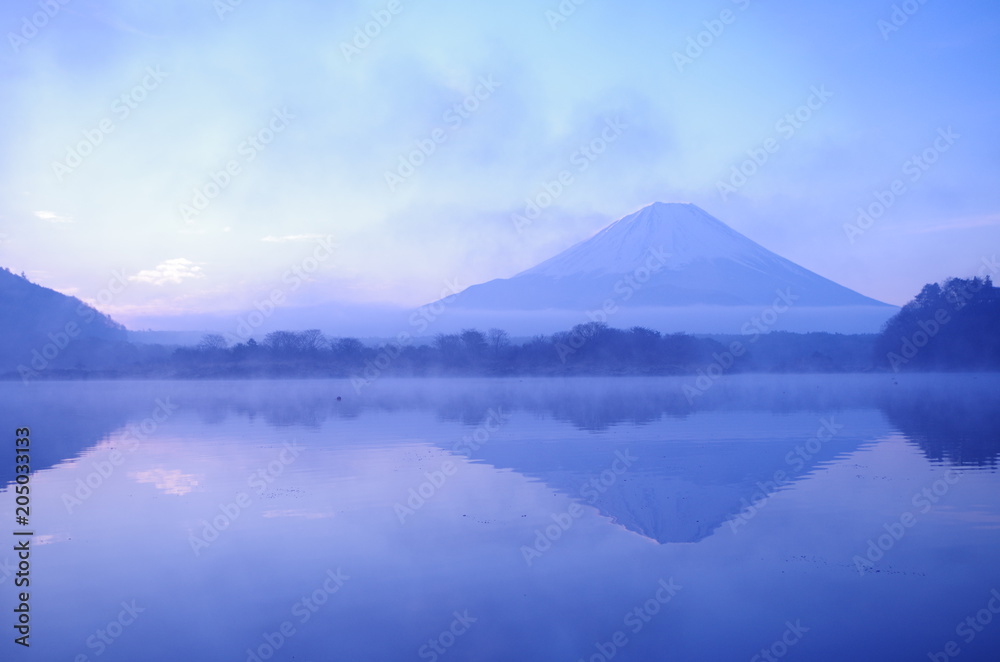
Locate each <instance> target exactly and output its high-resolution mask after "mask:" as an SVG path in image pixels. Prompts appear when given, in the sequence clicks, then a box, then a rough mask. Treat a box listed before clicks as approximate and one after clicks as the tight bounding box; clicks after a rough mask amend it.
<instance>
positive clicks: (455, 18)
mask: <svg viewBox="0 0 1000 662" xmlns="http://www.w3.org/2000/svg"><path fill="white" fill-rule="evenodd" d="M678 5H681V6H678ZM904 5H905V7H904ZM46 6H47V7H48V10H47V11H48V13H49V14H51V16H49V15H46V14H44V13H42V12H43V11H44V8H45V7H46ZM559 7H560V3H559V2H557V1H556V0H552V1H526V0H525V1H519V0H512V1H511V2H507V3H502V4H484V5H479V4H471V3H460V2H452V1H449V0H438V1H431V0H413V1H407V0H395V1H394V2H388V0H386V1H382V0H379V1H376V2H338V3H324V2H309V1H292V2H284V3H280V4H278V3H262V2H250V1H247V0H244V1H243V2H241V3H240V4H231V3H229V2H224V0H220V1H219V2H214V3H213V2H212V1H211V0H199V1H177V2H169V3H165V2H151V3H150V2H139V1H118V2H115V1H102V2H92V1H88V0H69V1H68V2H66V3H65V4H62V3H60V2H59V0H51V1H49V2H46V1H43V2H37V1H36V2H22V1H20V0H18V1H12V2H8V3H5V4H4V6H3V8H2V9H0V27H2V32H3V35H4V39H3V43H2V44H0V75H2V82H0V95H2V98H3V100H4V103H3V104H2V107H0V119H2V126H3V131H2V132H0V264H2V265H4V266H7V267H9V268H11V269H12V270H14V271H18V272H19V271H22V270H23V271H25V272H26V273H27V274H28V275H29V277H31V278H32V280H34V281H36V282H39V283H41V284H43V285H46V286H48V287H53V288H55V289H58V290H60V291H63V292H66V293H69V294H74V295H76V296H79V297H81V298H83V299H84V300H89V301H98V300H100V301H101V305H100V307H101V308H102V310H105V311H107V312H110V313H111V314H112V315H113V316H115V317H116V318H117V319H120V320H121V321H124V322H125V323H126V324H130V325H135V324H139V325H141V326H143V327H145V326H154V327H155V326H156V324H155V321H156V319H157V318H158V317H159V316H164V315H178V314H186V313H205V312H216V313H217V312H227V311H233V312H236V311H239V310H244V309H246V308H247V307H248V306H249V305H250V304H251V303H252V302H253V301H255V300H259V299H261V298H262V297H263V296H265V295H266V294H267V293H268V292H270V291H273V290H274V289H275V288H276V287H279V288H284V289H285V291H286V292H285V293H286V294H287V297H288V301H289V303H292V304H316V303H323V302H333V303H336V302H346V303H349V304H357V303H369V302H379V303H389V304H401V305H419V304H422V303H425V302H427V301H431V300H435V299H437V298H438V297H439V295H440V294H441V292H442V289H443V288H444V287H446V284H447V283H452V282H455V281H458V282H459V283H461V284H462V285H463V286H467V285H471V284H474V283H476V282H481V281H484V280H488V279H491V278H496V277H505V276H510V275H513V274H514V273H516V272H518V271H521V270H522V269H525V268H527V267H530V266H532V265H534V264H536V263H537V262H539V261H541V260H543V259H545V258H547V257H550V256H551V255H553V254H555V253H556V252H558V251H559V250H561V249H563V248H565V247H567V246H569V245H571V244H573V243H576V242H577V241H579V240H580V239H583V238H585V237H587V236H589V235H591V234H593V233H594V232H595V231H597V230H598V229H600V228H601V227H603V226H604V225H606V224H607V223H609V222H611V221H613V220H615V219H616V218H619V217H621V216H623V215H625V214H628V213H631V212H633V211H635V210H636V209H638V208H640V207H642V206H644V205H645V204H648V203H650V202H653V201H656V200H664V201H689V202H694V203H696V204H698V205H700V206H702V207H703V208H704V209H706V210H707V211H708V212H709V213H711V214H713V215H715V216H716V217H718V218H720V219H721V220H723V221H724V222H726V223H728V224H729V225H731V226H732V227H733V228H735V229H737V230H738V231H740V232H743V233H744V234H746V235H747V236H749V237H750V238H752V239H754V240H756V241H758V242H760V243H761V244H763V245H764V246H765V247H767V248H769V249H771V250H773V251H775V252H777V253H779V254H781V255H783V256H785V257H787V258H789V259H791V260H793V261H795V262H798V263H799V264H801V265H803V266H805V267H807V268H810V269H812V270H814V271H816V272H818V273H820V274H821V275H823V276H826V277H828V278H831V279H833V280H836V281H838V282H840V283H842V284H844V285H846V286H848V287H851V288H854V289H856V290H858V291H860V292H862V293H863V294H866V295H869V296H872V297H875V298H878V299H881V300H883V301H887V302H890V303H895V304H902V303H904V302H905V301H907V300H908V299H909V298H910V297H911V296H912V295H913V294H915V293H916V292H917V291H918V290H919V288H920V287H921V286H922V285H923V284H924V283H926V282H930V281H935V280H940V279H943V278H945V277H948V276H953V275H972V274H973V273H975V272H976V271H977V269H978V267H979V266H980V265H981V261H982V260H983V259H984V258H989V257H991V256H992V255H994V254H995V253H996V252H998V251H997V249H998V246H1000V186H998V185H997V184H998V174H1000V162H998V160H1000V151H998V147H1000V128H998V125H997V121H996V118H997V117H1000V87H998V86H997V85H996V82H995V81H996V75H997V72H998V71H1000V66H998V65H1000V8H998V7H997V5H995V3H989V2H986V1H979V2H976V1H971V0H970V1H965V2H951V3H945V2H940V1H935V0H928V1H927V2H924V3H922V4H921V3H920V2H918V1H917V0H910V2H908V3H896V7H899V8H900V9H899V10H898V11H896V16H895V20H896V24H893V23H891V21H892V20H893V13H894V4H893V2H871V1H866V2H861V1H860V0H858V1H853V0H848V1H845V2H839V3H796V2H791V1H784V2H768V3H764V2H758V1H757V0H750V1H749V2H748V1H746V0H739V2H734V1H732V0H718V1H712V2H686V3H660V2H627V3H608V2H600V1H598V0H585V1H584V2H582V3H581V4H579V5H576V4H575V3H573V2H572V1H571V0H566V2H564V3H563V4H562V7H563V8H564V11H563V14H558V13H555V12H559ZM566 8H572V9H573V11H572V12H571V13H570V12H569V11H565V10H566ZM903 8H905V9H908V10H909V11H910V12H911V14H906V13H905V12H904V13H900V12H902V9H903ZM373 12H375V18H373ZM379 12H381V14H380V13H379ZM379 17H381V21H382V23H384V25H379V24H378V23H377V22H375V23H373V21H377V19H378V18H379ZM901 17H905V21H903V20H902V19H901ZM706 22H707V23H706ZM366 25H367V27H368V30H369V32H370V33H372V34H374V35H375V36H373V37H370V38H368V40H367V41H365V40H364V39H356V37H357V34H358V31H362V32H363V31H364V30H365V28H366ZM37 26H40V27H37ZM887 26H891V27H887ZM713 31H714V32H715V34H713ZM689 40H691V41H689ZM698 41H700V42H701V44H702V46H700V47H695V46H691V44H692V43H697V42H698ZM345 45H348V46H349V47H345ZM698 48H700V52H699V50H698ZM677 54H680V55H681V56H683V58H687V59H683V58H681V57H679V56H678V55H677ZM817 93H818V95H817ZM456 104H457V105H458V108H463V104H464V108H463V110H461V111H459V110H457V109H456ZM809 104H811V105H812V107H811V108H810V107H809ZM796 113H798V119H794V118H795V116H796ZM789 114H791V115H792V119H783V118H786V116H788V115H789ZM793 120H794V121H793ZM609 123H617V124H616V125H617V126H620V127H624V129H623V130H621V131H619V132H618V133H619V134H620V135H614V136H613V140H611V141H610V142H605V143H601V141H600V138H601V136H602V132H603V133H604V135H605V138H607V137H608V136H609V135H611V134H609V133H608V132H606V131H605V128H606V127H607V126H609ZM942 136H949V137H948V138H947V139H945V138H942ZM594 140H598V143H597V145H596V146H597V147H599V148H601V149H603V152H602V153H601V154H595V153H593V152H591V153H590V155H585V153H584V152H581V151H580V148H581V147H582V146H585V145H587V144H589V143H591V142H592V141H594ZM421 145H423V148H424V152H429V153H426V154H421V153H417V154H416V155H415V156H413V157H410V156H409V155H410V154H411V153H412V152H413V151H414V150H419V149H420V146H421ZM431 148H433V149H431ZM84 153H85V154H84ZM752 154H757V156H758V160H761V156H760V155H761V154H765V155H766V156H767V159H766V161H762V163H760V165H757V164H753V163H751V164H746V163H745V162H746V160H747V159H748V158H751V157H750V155H752ZM915 155H917V156H918V157H919V158H920V159H921V163H922V165H921V164H920V163H916V162H914V161H912V158H913V157H914V156H915ZM921 155H922V156H921ZM78 157H79V158H78ZM401 159H403V160H404V161H405V160H407V159H410V161H411V162H419V165H417V166H416V167H414V168H413V169H412V173H411V172H410V171H409V170H408V168H407V167H403V168H402V170H400V160H401ZM923 159H927V160H931V159H932V160H933V163H926V162H923ZM584 165H585V167H584ZM741 165H743V167H744V168H745V169H746V170H748V171H750V170H754V171H755V172H753V174H752V175H751V176H749V177H747V178H746V181H745V182H743V181H742V180H741V179H740V178H739V177H737V178H736V179H733V168H734V167H735V168H739V167H740V166H741ZM227 167H228V168H229V169H230V172H228V173H227V172H226V170H227ZM563 171H569V172H570V174H571V175H572V181H571V183H569V184H567V185H565V186H563V187H562V190H561V191H559V193H558V195H556V196H554V199H553V200H552V201H551V204H550V205H548V206H547V207H546V208H545V209H544V210H543V212H542V213H541V214H540V215H539V216H538V217H537V218H534V219H532V222H531V223H530V224H529V225H526V226H524V225H522V226H521V227H520V228H518V227H515V223H514V222H513V221H512V215H513V214H516V213H524V211H525V207H526V200H531V199H534V200H538V199H539V197H538V196H539V195H540V194H542V193H543V192H544V191H545V187H546V184H549V186H550V189H551V190H555V189H552V184H551V182H552V181H554V180H558V177H559V174H560V173H561V172H563ZM220 172H221V173H223V174H219V173H220ZM387 172H389V173H392V174H393V175H394V177H395V178H398V179H394V178H393V177H389V178H388V179H390V180H393V181H391V182H387V175H386V173H387ZM213 177H214V181H213ZM897 180H898V181H897ZM734 182H735V184H734ZM216 183H221V184H222V185H221V186H218V188H217V189H216V188H213V186H214V185H216ZM720 183H721V184H726V185H727V186H728V187H730V188H729V189H726V188H725V187H722V188H720ZM894 183H895V185H896V193H894V194H893V197H894V198H895V199H894V200H892V202H891V203H888V204H886V205H885V206H886V210H885V211H884V213H883V214H881V215H880V216H878V217H877V218H874V219H873V220H872V222H871V223H870V224H869V225H868V227H867V228H863V229H862V231H861V232H856V231H852V232H847V231H845V225H846V224H853V223H855V222H856V220H857V217H858V212H857V210H858V208H859V207H864V208H867V207H870V206H872V205H875V207H873V209H875V210H876V211H877V210H878V204H881V203H879V202H878V196H877V195H876V194H879V195H881V197H882V200H883V201H886V200H888V198H887V197H886V194H884V193H881V192H883V191H886V190H888V191H892V188H893V185H894ZM206 186H207V187H208V188H207V189H206ZM199 190H200V191H201V192H202V193H210V194H213V195H212V199H211V200H207V196H206V199H205V200H200V199H199V197H198V195H197V191H199ZM206 200H207V202H208V204H207V206H204V209H197V207H198V206H199V204H200V203H204V202H206ZM541 200H542V201H545V197H544V196H542V198H541ZM876 203H878V204H876ZM185 205H186V206H185ZM326 237H332V238H333V241H334V242H335V244H336V249H335V250H334V251H333V254H332V256H330V257H328V258H326V257H324V258H323V259H321V260H318V261H317V260H315V258H314V257H311V256H314V255H315V254H316V251H317V247H318V243H317V242H318V241H319V240H320V239H321V238H326ZM324 255H325V254H324ZM303 268H305V269H304V271H302V270H303ZM295 269H300V272H301V273H303V276H304V279H303V282H306V285H305V286H302V287H295V288H291V287H290V286H289V283H290V282H291V281H290V280H289V279H288V278H287V274H288V272H289V271H290V270H295ZM116 273H117V274H124V275H125V278H124V280H125V282H127V287H125V288H124V291H121V292H120V293H116V294H115V295H114V296H113V297H105V298H104V299H99V296H100V295H101V292H102V290H104V289H106V288H107V286H108V284H109V282H110V281H112V280H114V279H115V278H116V276H115V274H116ZM116 289H122V288H116Z"/></svg>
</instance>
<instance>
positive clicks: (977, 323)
mask: <svg viewBox="0 0 1000 662" xmlns="http://www.w3.org/2000/svg"><path fill="white" fill-rule="evenodd" d="M998 330H1000V296H998V289H997V288H995V287H993V285H992V283H991V282H990V280H989V278H984V279H979V278H973V279H965V280H963V279H949V280H947V281H945V282H944V283H942V284H940V285H938V284H932V285H927V286H925V287H924V288H923V289H922V290H921V292H920V294H919V295H918V296H917V297H916V298H914V300H913V301H911V302H910V303H908V304H907V305H906V306H904V307H903V308H902V309H901V310H900V311H899V313H898V314H897V315H896V316H894V317H893V318H892V319H890V320H889V321H888V322H887V323H886V325H885V327H884V329H883V330H882V332H881V333H880V334H868V335H844V334H834V333H820V332H817V333H790V332H782V331H776V332H771V333H764V334H759V333H754V334H753V335H747V336H740V335H731V336H724V335H713V336H703V335H691V334H684V333H673V334H662V333H660V332H658V331H656V330H654V329H648V328H644V327H632V328H630V329H616V328H613V327H610V326H608V325H607V324H603V323H597V322H591V323H587V324H581V325H577V326H575V327H573V328H572V329H570V330H568V331H563V332H559V333H555V334H552V335H539V336H535V337H533V338H529V339H521V340H512V339H511V338H510V336H509V335H508V334H507V332H505V331H503V330H502V329H489V330H487V331H485V332H484V331H480V330H477V329H466V330H464V331H462V332H461V333H455V334H438V335H436V336H434V337H433V338H429V339H427V338H414V337H412V336H409V335H407V334H401V335H400V336H399V337H398V338H397V339H395V340H392V341H384V342H376V343H365V342H362V341H361V340H359V339H357V338H348V337H336V336H330V335H326V334H324V333H322V332H321V331H320V330H316V329H314V330H307V331H274V332H271V333H268V334H267V335H265V336H264V337H263V338H262V340H261V341H260V342H258V341H256V340H254V339H249V340H247V341H245V342H237V343H230V342H227V340H226V338H225V337H224V336H222V335H218V334H209V335H206V336H205V337H204V338H203V339H202V340H201V342H200V343H199V344H198V345H196V346H193V347H171V346H164V345H138V344H133V343H129V342H126V341H123V340H114V339H111V340H109V339H106V338H93V337H81V338H69V337H68V335H66V334H65V333H64V334H63V336H64V337H62V336H58V335H55V336H53V334H50V338H51V340H50V342H48V343H47V344H46V345H45V346H43V348H42V349H41V350H37V349H36V350H34V351H33V352H32V355H31V356H30V357H26V360H25V361H22V362H20V363H19V364H17V366H16V367H15V368H14V369H13V370H12V369H10V368H8V369H7V371H6V372H5V373H4V374H3V377H4V378H6V379H21V380H23V381H33V380H38V379H80V378H90V379H94V378H181V379H204V378H257V377H262V378H294V377H329V378H350V379H352V380H355V382H356V383H362V384H363V383H369V382H371V381H373V380H375V379H377V378H379V377H382V376H400V377H429V376H497V377H504V376H573V375H708V376H712V377H717V376H720V375H722V374H736V373H748V372H764V373H767V372H771V373H781V372H789V373H792V372H806V373H808V372H830V373H838V372H867V371H892V372H901V371H909V370H937V371H960V370H961V371H964V370H998V369H1000V331H998Z"/></svg>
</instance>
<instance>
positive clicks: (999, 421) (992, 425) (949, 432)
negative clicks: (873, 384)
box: [879, 374, 1000, 469]
mask: <svg viewBox="0 0 1000 662" xmlns="http://www.w3.org/2000/svg"><path fill="white" fill-rule="evenodd" d="M933 379H934V381H932V382H931V381H926V382H924V383H922V384H921V385H920V387H919V388H907V387H905V386H899V387H896V388H893V389H889V390H888V391H887V392H886V393H884V394H883V396H882V397H881V398H880V401H879V407H880V408H881V409H882V411H883V412H884V413H885V415H886V417H887V418H888V419H889V421H891V422H892V424H893V425H894V426H896V427H897V428H899V430H900V431H901V432H902V433H903V434H905V435H906V436H907V438H909V439H910V441H911V442H913V443H914V444H916V445H917V446H919V447H920V450H921V451H923V453H924V455H926V456H927V458H928V459H929V460H932V461H934V462H941V463H947V464H949V465H952V466H958V467H990V468H993V469H996V467H997V459H998V458H1000V376H998V375H995V374H982V375H935V376H934V377H933Z"/></svg>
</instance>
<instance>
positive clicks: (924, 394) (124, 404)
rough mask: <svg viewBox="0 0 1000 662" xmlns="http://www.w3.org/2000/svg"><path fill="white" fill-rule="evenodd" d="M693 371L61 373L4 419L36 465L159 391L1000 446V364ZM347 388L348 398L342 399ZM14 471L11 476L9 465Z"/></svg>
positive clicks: (300, 417) (479, 418) (944, 448)
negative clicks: (897, 434) (157, 377)
mask: <svg viewBox="0 0 1000 662" xmlns="http://www.w3.org/2000/svg"><path fill="white" fill-rule="evenodd" d="M683 383H684V380H683V379H681V378H679V379H671V378H633V379H627V380H607V379H601V378H586V377H582V378H574V379H565V380H563V379H529V378H525V379H517V378H512V379H499V380H497V379H428V380H408V379H382V380H379V381H378V382H376V383H375V384H373V385H372V387H371V388H369V389H366V390H365V391H364V392H363V393H362V395H360V396H357V395H355V393H354V391H353V389H352V388H351V386H350V383H349V382H347V381H343V380H336V381H332V380H321V381H298V380H295V381H282V382H273V381H252V380H251V381H232V382H218V381H197V382H190V381H185V382H179V381H159V382H157V381H139V382H120V381H111V382H90V383H87V384H83V383H79V382H62V383H47V384H36V385H33V386H31V387H29V388H26V387H24V386H22V385H20V384H14V383H7V384H4V385H2V388H3V389H4V395H3V397H4V401H5V402H6V403H7V404H9V405H10V406H9V407H4V408H2V411H0V423H3V424H4V425H6V426H7V427H8V428H10V429H13V428H14V427H19V426H24V425H25V424H27V425H29V426H32V427H33V428H37V432H34V433H33V436H35V437H37V438H39V439H44V440H45V443H44V444H42V443H39V453H38V455H37V459H36V469H44V468H46V467H48V466H52V465H53V464H56V463H58V462H59V461H61V460H64V459H67V458H71V457H74V456H75V455H77V454H78V453H80V452H81V451H83V450H84V449H86V448H88V447H90V446H92V445H94V444H95V443H97V442H98V441H100V440H101V439H103V438H105V437H106V436H107V435H108V434H109V433H111V432H113V431H114V430H117V429H120V428H122V427H123V426H125V425H126V424H130V423H135V422H137V421H139V420H141V419H142V418H144V417H146V416H148V415H149V413H150V411H151V410H152V408H153V407H154V403H155V400H156V398H167V397H170V398H173V401H174V402H175V403H176V404H177V405H178V412H180V414H181V415H189V414H190V413H191V412H194V413H195V414H197V415H198V417H199V418H200V419H201V420H202V422H203V423H205V424H206V425H215V424H222V423H225V421H226V420H227V419H228V418H229V417H231V416H235V417H238V418H241V419H251V420H254V419H259V420H262V421H263V422H265V423H266V424H267V425H271V426H280V427H294V426H298V427H303V426H304V427H308V428H313V429H316V428H318V427H320V426H321V425H323V424H324V423H325V422H327V421H329V420H335V419H357V418H360V417H362V416H363V415H365V414H366V413H367V414H370V413H373V412H374V413H378V412H385V413H392V412H402V411H414V410H423V411H428V410H429V411H433V412H435V413H436V415H437V416H438V417H440V418H441V419H442V420H448V421H456V422H459V423H462V424H464V425H470V426H475V425H478V424H480V423H482V422H483V420H484V417H485V416H486V414H487V412H488V411H490V410H491V409H497V408H499V409H502V410H504V411H526V412H530V413H532V414H535V415H537V416H539V417H550V418H553V419H555V420H558V421H563V422H566V423H568V424H570V425H572V426H573V427H575V428H577V429H581V430H602V429H607V428H609V427H611V426H614V425H621V424H637V425H643V424H649V423H654V422H656V421H658V420H660V419H662V418H664V417H684V416H688V415H690V414H692V413H694V412H697V411H709V412H711V411H718V412H739V411H748V412H752V411H773V412H796V411H813V412H816V413H817V417H818V416H819V415H820V414H823V413H826V412H831V411H837V410H842V409H870V408H874V407H877V408H879V409H880V410H881V411H882V412H883V413H884V414H885V415H886V416H887V418H888V419H889V421H890V422H891V423H892V424H893V425H894V426H895V427H896V428H898V429H899V430H900V431H901V432H903V433H904V434H905V435H906V436H907V437H908V438H909V439H911V440H913V441H914V442H915V443H916V444H918V445H919V447H920V448H921V450H922V451H923V452H924V453H925V455H926V456H927V457H928V458H930V459H932V460H935V461H942V462H946V463H948V464H953V465H970V466H995V465H996V463H997V458H998V457H1000V417H998V416H996V412H997V411H1000V376H998V375H996V374H990V373H980V374H974V375H961V374H935V375H905V376H899V377H895V378H894V377H892V376H889V375H878V374H873V375H797V376H795V377H791V378H789V377H783V376H780V375H771V376H751V375H741V376H736V377H733V378H731V379H728V380H723V381H721V382H719V383H717V384H716V385H715V386H714V387H713V388H712V389H710V390H709V391H708V392H706V394H705V396H704V398H701V399H699V400H698V401H697V402H696V403H694V405H691V404H689V403H688V402H687V399H686V398H684V396H683V393H682V390H681V389H682V386H683ZM338 396H340V397H341V398H342V399H341V400H340V401H338V400H337V397H338ZM3 477H4V478H9V477H7V476H3Z"/></svg>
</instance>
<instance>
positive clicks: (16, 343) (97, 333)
mask: <svg viewBox="0 0 1000 662" xmlns="http://www.w3.org/2000/svg"><path fill="white" fill-rule="evenodd" d="M70 337H72V340H74V341H75V340H79V339H97V340H105V341H120V340H125V337H126V332H125V327H123V326H122V325H120V324H118V323H117V322H115V321H114V320H112V319H111V318H110V317H108V316H106V315H104V314H102V313H100V312H98V311H97V310H96V309H94V308H92V307H91V306H88V305H87V304H85V303H83V302H82V301H80V300H79V299H77V298H76V297H70V296H66V295H65V294H62V293H60V292H56V291H55V290H50V289H49V288H47V287H42V286H41V285H36V284H35V283H32V282H31V281H29V280H27V279H25V278H22V277H21V276H17V275H15V274H13V273H11V272H10V271H9V270H7V269H4V268H0V367H3V368H8V369H9V368H12V367H14V366H16V365H18V364H27V363H29V362H30V360H31V359H32V356H33V352H34V351H38V352H42V351H43V349H44V348H45V347H46V346H47V345H50V344H51V345H53V346H54V347H57V348H59V347H58V345H59V344H63V343H64V342H65V341H66V340H68V339H70ZM59 349H61V348H59ZM50 351H51V350H50Z"/></svg>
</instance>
